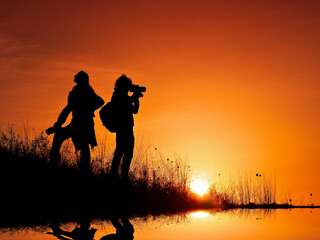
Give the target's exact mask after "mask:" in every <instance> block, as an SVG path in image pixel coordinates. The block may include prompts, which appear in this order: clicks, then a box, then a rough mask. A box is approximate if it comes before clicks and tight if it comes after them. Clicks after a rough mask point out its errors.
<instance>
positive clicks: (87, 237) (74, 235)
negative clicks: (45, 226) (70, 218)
mask: <svg viewBox="0 0 320 240" xmlns="http://www.w3.org/2000/svg"><path fill="white" fill-rule="evenodd" d="M49 226H50V228H51V229H52V232H47V234H52V235H53V236H55V237H56V238H58V239H63V240H70V239H73V240H94V235H95V233H96V231H97V229H95V228H90V221H89V220H88V219H81V220H80V227H75V228H74V229H73V230H72V231H70V232H69V231H65V230H62V229H61V228H60V224H58V223H50V225H49Z"/></svg>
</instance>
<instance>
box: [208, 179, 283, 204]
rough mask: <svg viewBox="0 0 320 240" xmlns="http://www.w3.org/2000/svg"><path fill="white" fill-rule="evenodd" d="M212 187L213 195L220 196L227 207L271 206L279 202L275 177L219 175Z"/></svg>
mask: <svg viewBox="0 0 320 240" xmlns="http://www.w3.org/2000/svg"><path fill="white" fill-rule="evenodd" d="M212 187H213V194H216V195H219V196H220V198H222V199H223V200H224V203H225V204H227V205H235V206H239V205H241V206H249V205H252V204H256V205H271V204H276V202H277V194H276V177H275V175H273V176H268V175H266V174H258V173H257V174H249V173H238V175H237V176H229V177H228V178H224V177H222V176H221V175H219V176H218V180H216V181H215V183H214V184H213V186H212Z"/></svg>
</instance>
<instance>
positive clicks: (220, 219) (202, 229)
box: [0, 209, 320, 240]
mask: <svg viewBox="0 0 320 240" xmlns="http://www.w3.org/2000/svg"><path fill="white" fill-rule="evenodd" d="M319 221H320V210H319V209H293V210H285V209H278V210H271V211H264V210H248V211H243V210H233V211H195V212H190V213H186V214H179V215H174V216H161V217H147V218H130V222H131V223H132V225H133V226H134V229H135V233H134V239H139V240H147V239H148V240H150V239H157V240H159V239H166V240H170V239H172V240H173V239H174V240H176V239H187V240H188V239H190V240H191V239H204V240H207V239H208V240H209V239H246V240H248V239H255V240H256V239H259V240H267V239H314V240H315V239H319V238H320V229H319V227H318V223H319ZM74 226H77V223H68V224H62V226H61V227H62V228H64V229H72V228H73V227H74ZM91 227H93V228H95V229H97V232H96V234H95V236H94V239H95V240H100V239H101V238H102V237H103V236H105V235H107V234H112V233H115V228H114V227H113V225H112V224H111V222H110V221H98V220H96V221H93V222H92V224H91ZM37 229H38V230H36V231H35V230H31V229H30V228H29V229H20V230H18V231H9V230H6V232H4V231H2V232H1V233H0V240H9V239H17V240H27V239H42V240H53V239H57V238H56V237H55V236H53V235H48V234H46V232H48V231H50V228H48V226H47V227H46V226H42V227H38V228H37Z"/></svg>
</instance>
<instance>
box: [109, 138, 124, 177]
mask: <svg viewBox="0 0 320 240" xmlns="http://www.w3.org/2000/svg"><path fill="white" fill-rule="evenodd" d="M122 145H123V139H122V134H121V133H117V135H116V149H115V151H114V154H113V159H112V165H111V172H110V174H111V175H112V176H117V175H118V169H119V165H120V161H121V158H122V155H123V146H122Z"/></svg>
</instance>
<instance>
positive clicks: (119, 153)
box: [111, 75, 143, 181]
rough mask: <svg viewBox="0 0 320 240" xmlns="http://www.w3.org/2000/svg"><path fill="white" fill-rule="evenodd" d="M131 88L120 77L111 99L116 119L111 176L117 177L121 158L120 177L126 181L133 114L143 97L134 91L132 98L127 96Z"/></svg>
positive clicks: (131, 140) (124, 79) (123, 76)
mask: <svg viewBox="0 0 320 240" xmlns="http://www.w3.org/2000/svg"><path fill="white" fill-rule="evenodd" d="M131 87H132V81H131V79H130V78H128V77H127V76H126V75H122V76H120V77H119V78H118V79H117V80H116V83H115V88H114V92H113V95H112V98H111V103H112V104H113V109H114V111H115V115H116V119H117V130H116V149H115V151H114V155H113V160H112V165H111V175H112V176H114V177H116V176H118V169H119V165H120V161H121V158H123V159H122V166H121V177H122V178H123V180H125V181H127V180H128V174H129V169H130V164H131V161H132V157H133V149H134V134H133V126H134V120H133V114H137V113H138V111H139V106H140V102H139V98H140V97H142V96H143V95H142V94H141V92H139V91H135V92H134V93H133V94H132V96H129V95H128V92H129V90H130V89H131Z"/></svg>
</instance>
